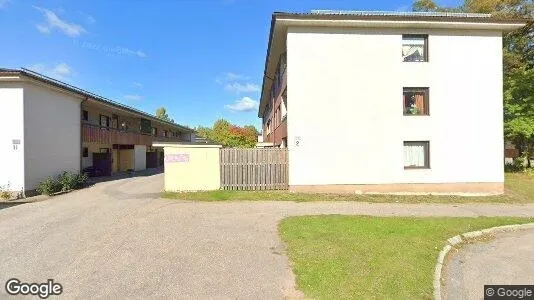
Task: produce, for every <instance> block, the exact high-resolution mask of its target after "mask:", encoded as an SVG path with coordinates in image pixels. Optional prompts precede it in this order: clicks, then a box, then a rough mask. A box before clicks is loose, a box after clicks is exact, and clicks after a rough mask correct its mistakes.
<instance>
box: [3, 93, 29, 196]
mask: <svg viewBox="0 0 534 300" xmlns="http://www.w3.org/2000/svg"><path fill="white" fill-rule="evenodd" d="M23 96H24V93H23V89H22V85H21V84H15V83H0V105H1V107H2V117H1V118H0V187H3V188H7V186H8V185H9V190H12V191H22V190H23V189H24V119H23V116H24V107H23ZM13 140H19V141H20V144H19V145H17V146H16V149H15V148H14V145H13Z"/></svg>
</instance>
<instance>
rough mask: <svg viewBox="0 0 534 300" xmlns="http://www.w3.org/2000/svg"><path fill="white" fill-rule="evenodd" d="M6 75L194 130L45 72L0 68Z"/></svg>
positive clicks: (0, 75)
mask: <svg viewBox="0 0 534 300" xmlns="http://www.w3.org/2000/svg"><path fill="white" fill-rule="evenodd" d="M6 75H23V76H26V77H29V78H32V79H35V80H38V81H41V82H44V83H46V84H49V85H52V86H55V87H58V88H61V89H64V90H67V91H70V92H73V93H75V94H78V95H81V96H85V97H88V98H91V99H94V100H96V101H98V102H102V103H104V104H108V105H111V106H114V107H117V108H119V109H123V110H126V111H128V112H131V113H134V114H138V115H142V116H143V117H146V118H149V119H152V120H155V121H158V122H161V123H164V124H167V125H169V126H173V127H178V128H180V129H182V130H185V131H188V132H194V130H193V129H191V128H189V127H186V126H182V125H179V124H176V123H172V122H167V121H164V120H162V119H159V118H157V117H156V116H154V115H151V114H148V113H146V112H144V111H141V110H138V109H136V108H133V107H131V106H127V105H124V104H121V103H119V102H116V101H113V100H111V99H108V98H105V97H102V96H100V95H97V94H94V93H92V92H89V91H86V90H83V89H81V88H78V87H75V86H73V85H70V84H68V83H65V82H62V81H59V80H57V79H54V78H51V77H48V76H45V75H43V74H40V73H37V72H34V71H32V70H28V69H25V68H21V69H20V70H18V69H8V68H0V77H2V76H6Z"/></svg>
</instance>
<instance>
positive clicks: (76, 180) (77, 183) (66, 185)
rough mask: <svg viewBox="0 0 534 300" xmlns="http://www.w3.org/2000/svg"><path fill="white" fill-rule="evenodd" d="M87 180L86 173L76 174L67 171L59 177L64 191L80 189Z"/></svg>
mask: <svg viewBox="0 0 534 300" xmlns="http://www.w3.org/2000/svg"><path fill="white" fill-rule="evenodd" d="M86 181H87V175H86V174H85V173H84V174H76V173H70V172H66V171H65V172H63V174H61V175H59V178H58V182H59V183H60V184H61V190H62V191H64V192H66V191H70V190H74V189H79V188H81V187H83V185H84V184H85V182H86Z"/></svg>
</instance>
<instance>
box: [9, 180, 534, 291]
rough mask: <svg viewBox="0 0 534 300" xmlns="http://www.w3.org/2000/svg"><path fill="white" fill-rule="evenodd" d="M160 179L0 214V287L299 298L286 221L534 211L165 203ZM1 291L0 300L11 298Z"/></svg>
mask: <svg viewBox="0 0 534 300" xmlns="http://www.w3.org/2000/svg"><path fill="white" fill-rule="evenodd" d="M162 187H163V180H162V175H161V174H159V175H151V176H140V177H135V178H124V179H120V180H115V181H108V182H101V183H98V184H96V185H95V186H93V187H91V188H88V189H84V190H79V191H75V192H72V193H70V194H66V195H62V196H57V197H54V198H52V199H49V200H46V201H41V202H36V203H29V204H23V205H18V206H14V207H10V208H7V209H2V210H0V283H1V285H2V286H3V285H4V283H5V282H6V280H7V279H8V278H12V277H16V278H19V279H21V280H22V281H24V282H45V281H46V279H48V278H53V279H54V280H55V281H56V282H59V283H61V284H62V285H63V288H64V294H63V295H64V296H66V297H68V298H89V297H91V298H94V297H105V298H117V297H119V298H126V297H129V298H131V297H135V298H146V297H152V298H202V299H205V298H217V299H221V298H222V299H227V298H234V299H236V298H238V299H243V298H261V299H280V298H284V297H290V298H296V297H299V295H300V294H299V293H298V292H297V291H296V290H295V283H294V275H293V273H292V271H291V268H290V265H289V262H288V259H287V258H286V256H284V255H283V253H284V246H283V243H282V242H281V240H280V238H279V236H278V232H277V224H278V222H279V221H280V220H281V219H282V218H284V217H285V216H290V215H307V214H355V215H381V216H412V215H413V216H479V215H511V216H531V217H532V216H534V205H517V206H514V205H508V206H501V205H483V204H478V205H438V204H428V205H425V204H413V205H402V204H368V203H355V202H340V203H327V202H324V203H293V202H223V203H200V202H181V201H173V200H165V199H159V192H160V191H161V190H162ZM5 293H6V292H5V290H4V289H3V288H2V289H1V291H0V298H2V296H5V295H6V294H5Z"/></svg>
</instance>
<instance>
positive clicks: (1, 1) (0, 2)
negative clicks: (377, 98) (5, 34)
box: [0, 0, 11, 9]
mask: <svg viewBox="0 0 534 300" xmlns="http://www.w3.org/2000/svg"><path fill="white" fill-rule="evenodd" d="M9 1H11V0H0V9H2V8H4V7H6V5H7V4H8V3H9Z"/></svg>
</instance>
